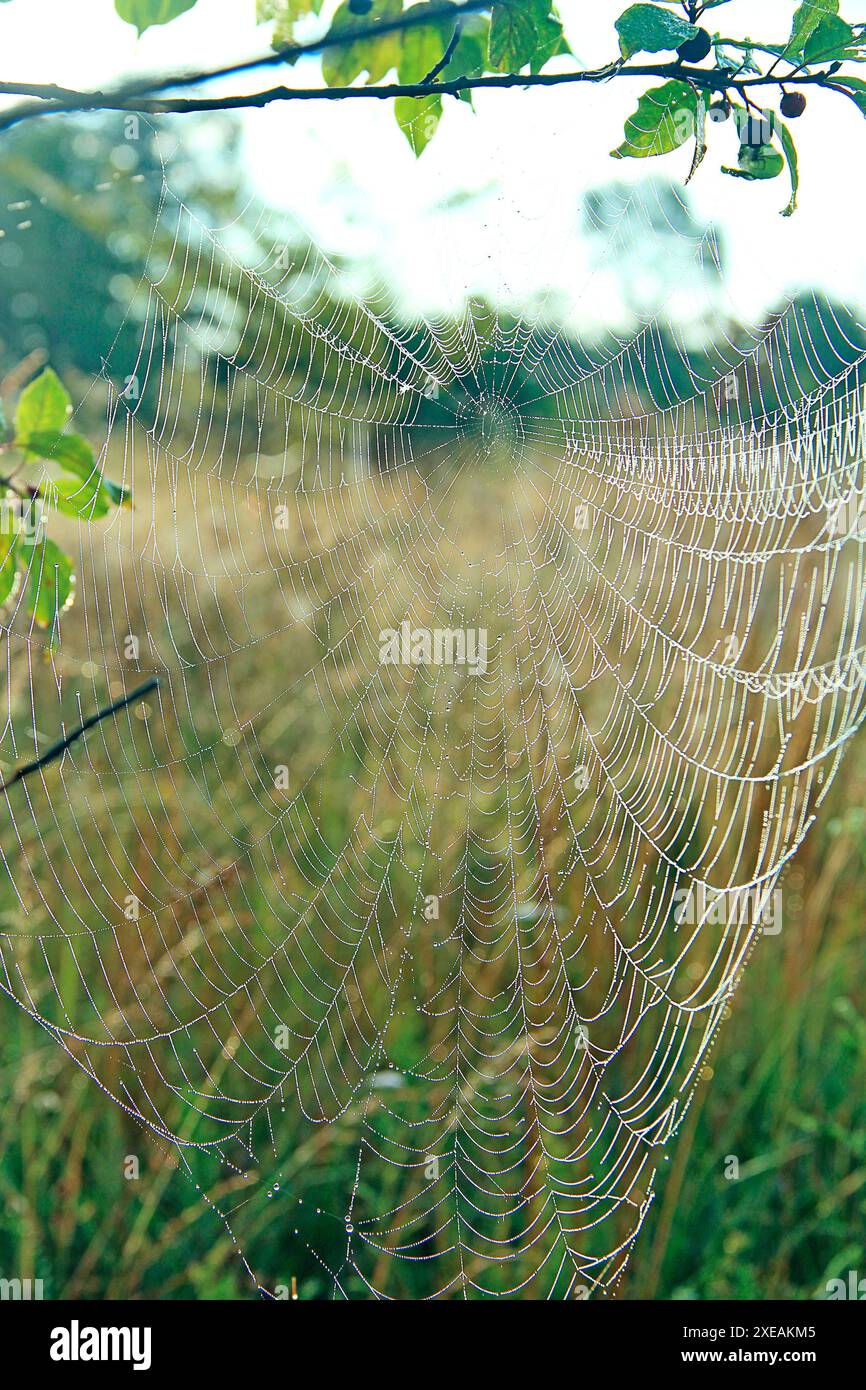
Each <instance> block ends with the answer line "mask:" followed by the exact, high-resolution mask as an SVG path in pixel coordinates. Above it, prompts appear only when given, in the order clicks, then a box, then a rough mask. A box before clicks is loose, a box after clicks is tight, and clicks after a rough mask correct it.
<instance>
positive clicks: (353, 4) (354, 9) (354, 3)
mask: <svg viewBox="0 0 866 1390" xmlns="http://www.w3.org/2000/svg"><path fill="white" fill-rule="evenodd" d="M372 8H373V0H349V13H350V14H357V15H365V14H369V13H370V11H371V10H372Z"/></svg>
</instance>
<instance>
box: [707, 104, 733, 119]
mask: <svg viewBox="0 0 866 1390" xmlns="http://www.w3.org/2000/svg"><path fill="white" fill-rule="evenodd" d="M730 117H731V108H730V106H729V105H728V103H727V102H726V101H714V102H713V104H712V106H711V107H710V120H711V121H727V120H730Z"/></svg>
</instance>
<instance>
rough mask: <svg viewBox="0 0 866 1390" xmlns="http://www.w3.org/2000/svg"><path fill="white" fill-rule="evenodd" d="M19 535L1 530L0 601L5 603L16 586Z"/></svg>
mask: <svg viewBox="0 0 866 1390" xmlns="http://www.w3.org/2000/svg"><path fill="white" fill-rule="evenodd" d="M17 551H18V536H17V535H15V534H11V535H7V534H5V533H2V532H0V603H5V602H6V600H7V599H8V598H9V596H10V594H11V593H12V590H13V589H14V588H15V572H16V571H15V564H16V559H17Z"/></svg>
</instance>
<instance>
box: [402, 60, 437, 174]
mask: <svg viewBox="0 0 866 1390" xmlns="http://www.w3.org/2000/svg"><path fill="white" fill-rule="evenodd" d="M428 71H429V68H428ZM394 115H395V116H396V117H397V124H398V125H399V127H400V129H401V130H402V132H403V134H404V135H405V136H406V139H407V140H408V141H409V144H410V145H411V146H412V149H413V151H414V153H415V154H416V155H420V154H423V152H424V150H425V149H426V148H427V146H428V145H429V143H430V141H431V140H432V139H433V136H434V135H435V134H436V129H437V127H438V125H439V121H440V119H441V116H442V98H441V97H437V96H429V97H397V99H396V100H395V102H394Z"/></svg>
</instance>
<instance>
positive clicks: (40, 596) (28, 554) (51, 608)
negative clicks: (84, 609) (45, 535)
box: [21, 540, 75, 627]
mask: <svg viewBox="0 0 866 1390" xmlns="http://www.w3.org/2000/svg"><path fill="white" fill-rule="evenodd" d="M21 559H22V563H23V565H24V566H25V569H26V574H27V603H28V605H29V607H30V611H31V612H32V614H33V617H34V618H35V620H36V622H37V623H39V625H40V627H53V626H54V623H55V622H56V620H57V615H58V614H59V613H62V612H63V610H64V609H65V608H68V607H69V605H70V604H71V603H72V600H73V598H74V597H75V575H74V574H73V573H72V561H71V559H70V558H69V556H68V555H64V553H63V551H62V550H61V549H60V546H59V545H56V544H55V542H54V541H49V540H44V541H40V542H39V543H38V544H36V545H25V546H24V547H23V551H22V555H21Z"/></svg>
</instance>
